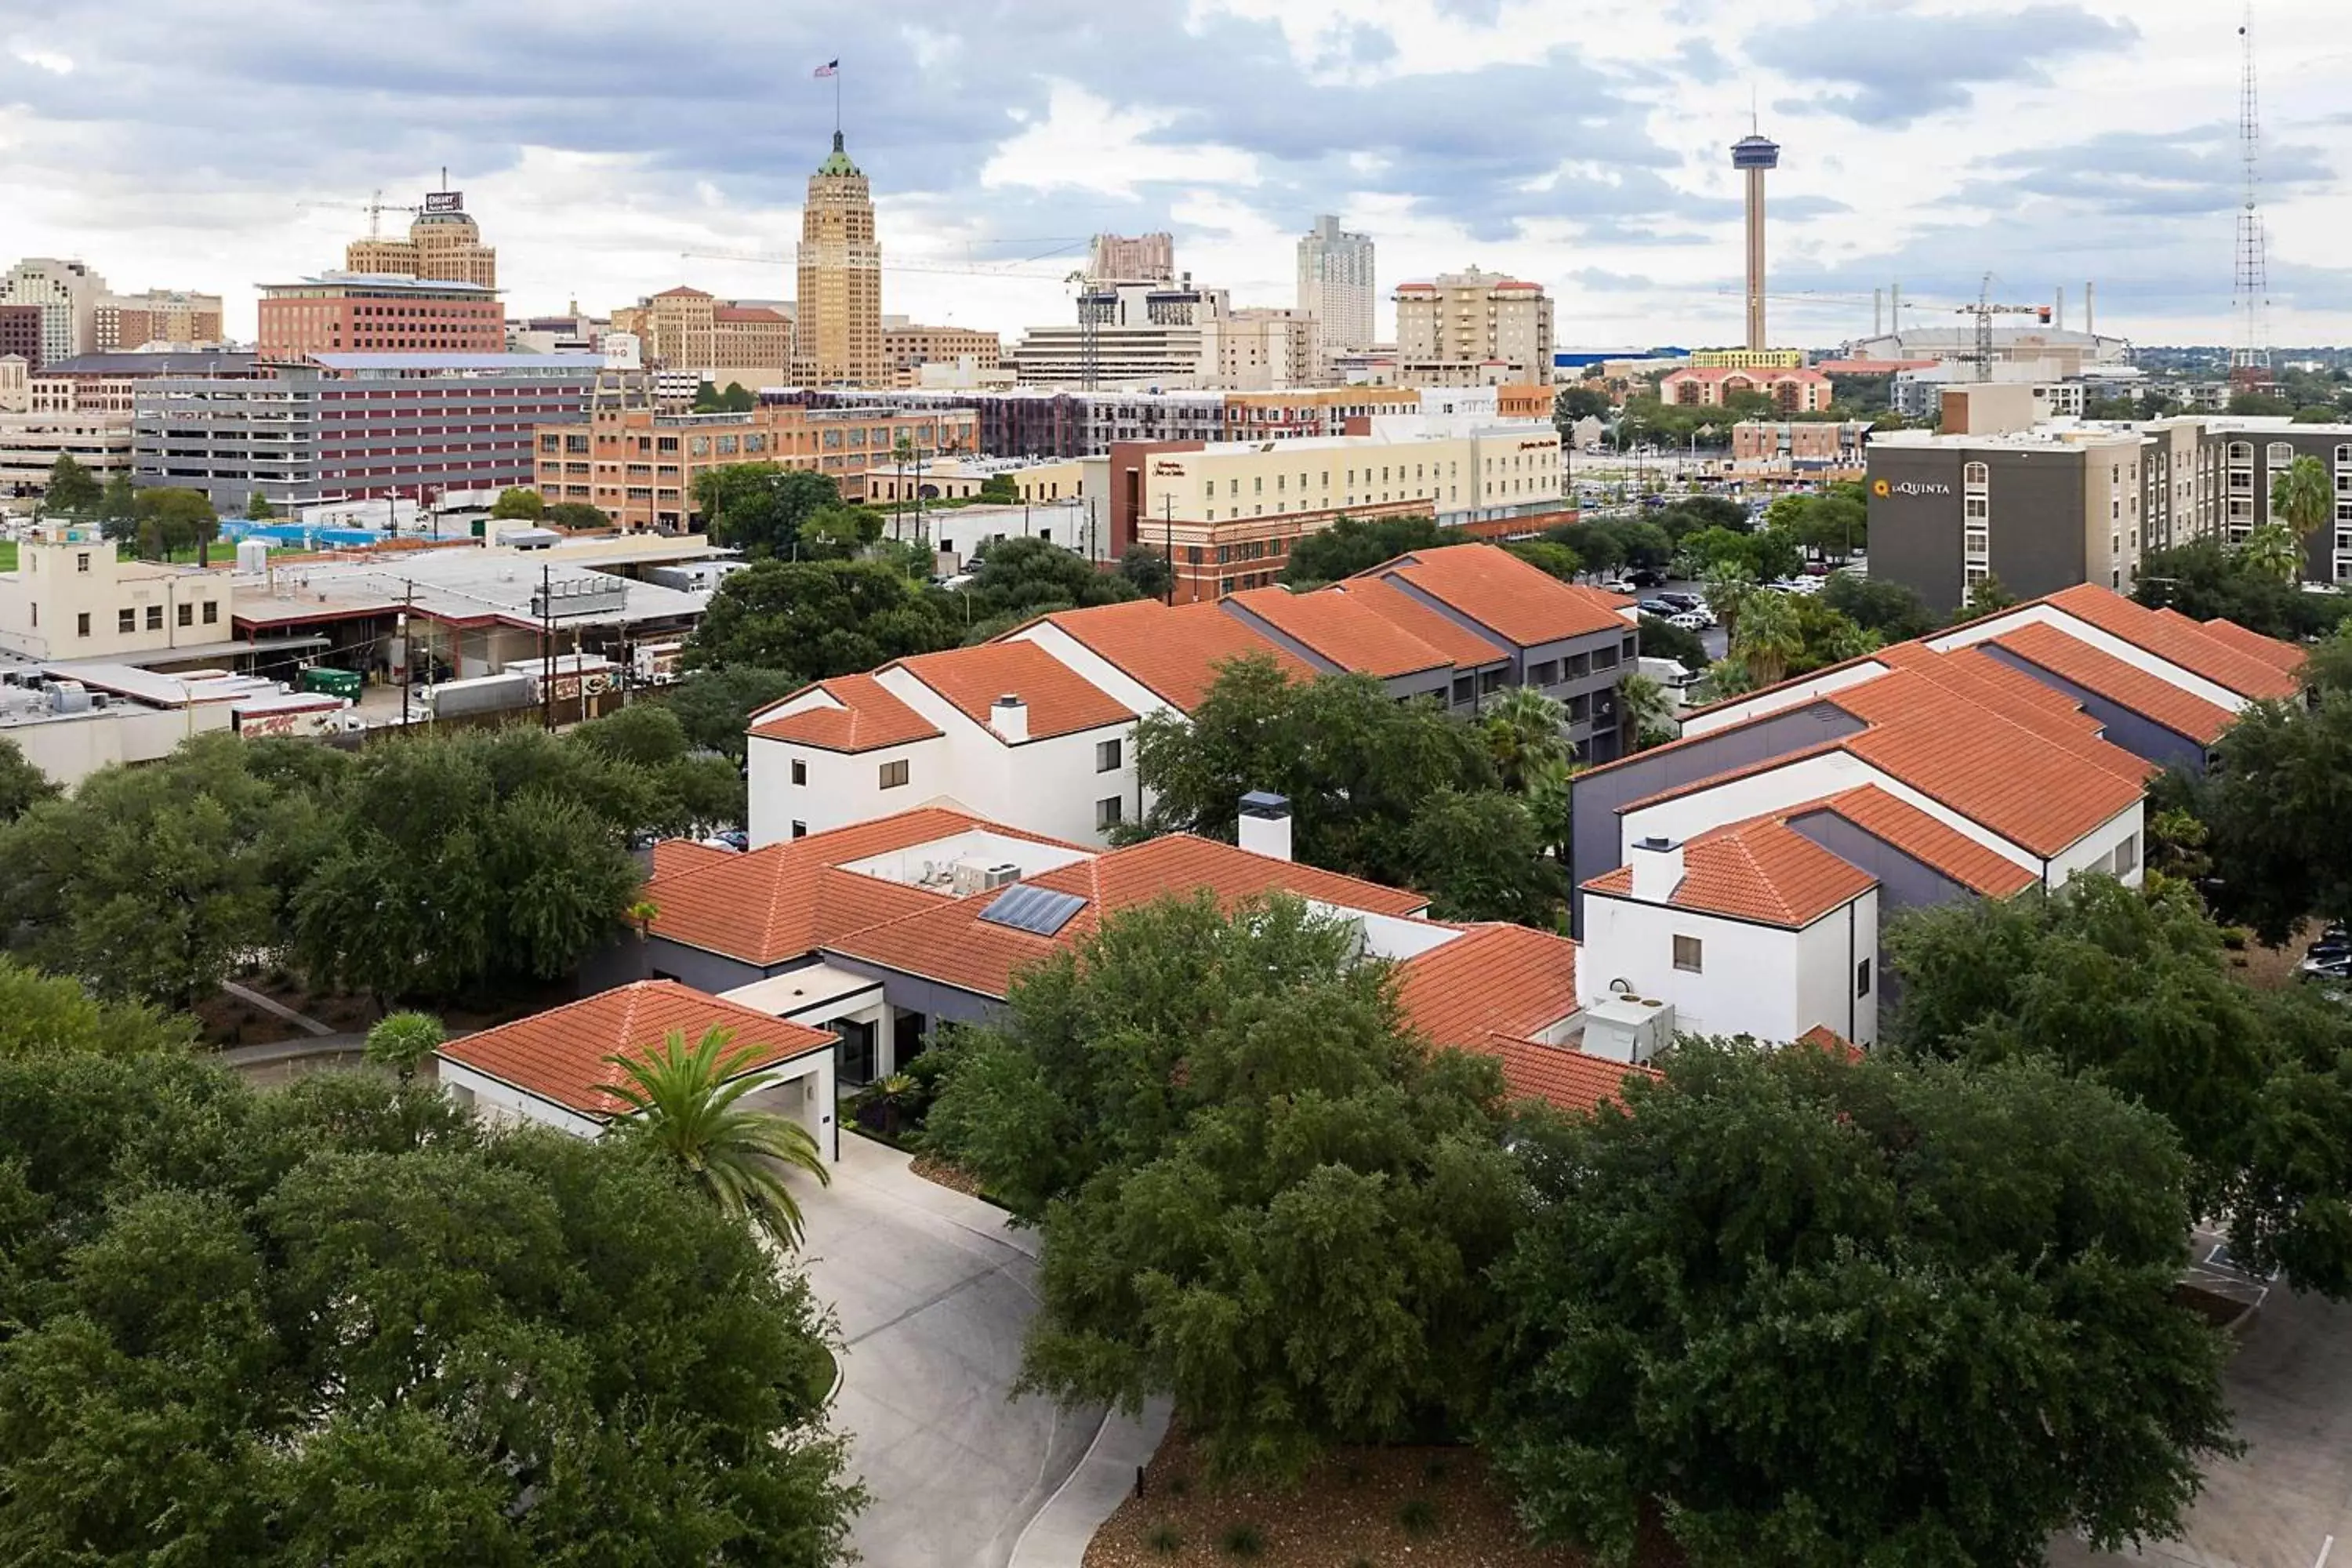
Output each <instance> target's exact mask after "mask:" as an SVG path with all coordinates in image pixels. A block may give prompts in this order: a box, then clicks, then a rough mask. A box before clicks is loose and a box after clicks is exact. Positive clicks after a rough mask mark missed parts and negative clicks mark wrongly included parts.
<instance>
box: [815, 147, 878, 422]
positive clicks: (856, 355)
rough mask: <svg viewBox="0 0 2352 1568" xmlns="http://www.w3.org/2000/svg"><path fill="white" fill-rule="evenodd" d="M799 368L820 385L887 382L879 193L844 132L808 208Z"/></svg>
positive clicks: (822, 169)
mask: <svg viewBox="0 0 2352 1568" xmlns="http://www.w3.org/2000/svg"><path fill="white" fill-rule="evenodd" d="M793 375H794V376H795V377H796V378H798V379H799V380H801V381H803V382H807V383H809V384H814V385H818V386H835V385H842V384H848V385H852V386H887V385H888V384H890V380H889V378H890V369H889V364H888V362H887V359H886V357H885V356H884V353H883V350H882V247H881V246H880V245H879V244H878V243H877V241H876V239H875V237H874V196H873V193H872V191H871V190H870V189H868V187H867V185H866V175H865V173H864V171H862V170H860V169H859V168H858V166H857V165H856V163H851V162H850V159H849V153H847V152H846V151H845V149H844V147H843V145H842V139H841V132H838V131H836V132H834V133H833V152H832V153H831V154H830V155H829V156H828V157H826V159H825V161H824V163H820V164H818V165H817V169H816V173H815V174H812V175H810V176H809V183H808V201H807V203H806V204H805V205H803V207H802V208H801V251H800V292H799V296H798V298H797V299H796V300H794V302H793Z"/></svg>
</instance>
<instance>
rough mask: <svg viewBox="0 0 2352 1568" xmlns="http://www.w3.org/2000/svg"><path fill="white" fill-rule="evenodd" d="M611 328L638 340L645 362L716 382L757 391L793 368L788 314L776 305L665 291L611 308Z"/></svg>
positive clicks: (690, 291)
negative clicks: (615, 308)
mask: <svg viewBox="0 0 2352 1568" xmlns="http://www.w3.org/2000/svg"><path fill="white" fill-rule="evenodd" d="M613 330H614V331H616V332H627V333H631V334H633V335H634V336H635V338H636V339H637V341H638V344H639V353H640V357H641V358H642V359H643V361H644V362H645V363H646V364H648V365H651V366H653V367H655V368H656V369H660V370H671V371H677V370H690V371H699V372H700V373H701V374H702V375H703V376H704V377H705V378H706V379H708V380H709V381H710V382H711V383H712V384H715V385H719V386H725V385H726V384H728V383H729V382H730V381H732V382H740V383H741V384H743V385H745V386H746V387H747V388H749V389H751V390H752V391H757V390H759V388H761V387H762V386H772V385H777V384H781V383H782V382H783V381H784V380H785V379H787V377H788V376H789V374H790V371H791V366H792V360H793V317H792V312H791V311H789V310H783V309H782V308H780V307H778V306H775V305H755V304H751V303H750V302H748V301H744V300H719V299H714V298H713V297H712V296H710V295H709V294H706V293H704V292H703V291H702V290H701V289H688V288H682V287H681V288H677V289H663V290H662V291H661V292H660V293H658V294H656V295H654V296H652V297H651V298H649V299H646V300H638V301H637V303H635V305H630V306H625V307H623V308H622V309H620V310H614V312H613Z"/></svg>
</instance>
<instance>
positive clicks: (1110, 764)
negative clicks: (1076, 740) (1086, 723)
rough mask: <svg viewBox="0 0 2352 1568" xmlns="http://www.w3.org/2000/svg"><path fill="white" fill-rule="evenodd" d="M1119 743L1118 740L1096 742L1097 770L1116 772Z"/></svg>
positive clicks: (1098, 771) (1100, 771) (1099, 771)
mask: <svg viewBox="0 0 2352 1568" xmlns="http://www.w3.org/2000/svg"><path fill="white" fill-rule="evenodd" d="M1118 753H1119V743H1118V742H1117V741H1097V742H1095V772H1097V773H1117V772H1118V761H1119V758H1118Z"/></svg>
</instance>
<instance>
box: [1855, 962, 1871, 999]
mask: <svg viewBox="0 0 2352 1568" xmlns="http://www.w3.org/2000/svg"><path fill="white" fill-rule="evenodd" d="M1853 994H1855V995H1857V996H1867V995H1869V994H1870V960H1868V959H1866V958H1865V959H1864V960H1863V961H1862V962H1861V963H1857V964H1855V965H1854V966H1853Z"/></svg>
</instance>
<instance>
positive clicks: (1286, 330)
mask: <svg viewBox="0 0 2352 1568" xmlns="http://www.w3.org/2000/svg"><path fill="white" fill-rule="evenodd" d="M1317 332H1318V323H1317V322H1316V320H1315V318H1314V317H1313V316H1310V315H1308V314H1307V312H1306V311H1304V310H1276V309H1273V308H1271V307H1268V306H1263V305H1253V306H1245V307H1244V308H1242V309H1240V310H1225V311H1223V312H1221V313H1218V314H1215V315H1212V316H1211V317H1210V318H1209V320H1208V322H1207V325H1206V327H1205V329H1204V330H1203V331H1202V339H1201V384H1202V385H1203V386H1213V387H1217V388H1220V389H1223V390H1229V391H1234V392H1278V391H1282V390H1285V389H1286V388H1289V387H1294V386H1320V385H1322V384H1324V380H1325V378H1324V376H1323V374H1321V357H1322V356H1321V354H1320V353H1319V352H1318V348H1317V343H1318V337H1317Z"/></svg>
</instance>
